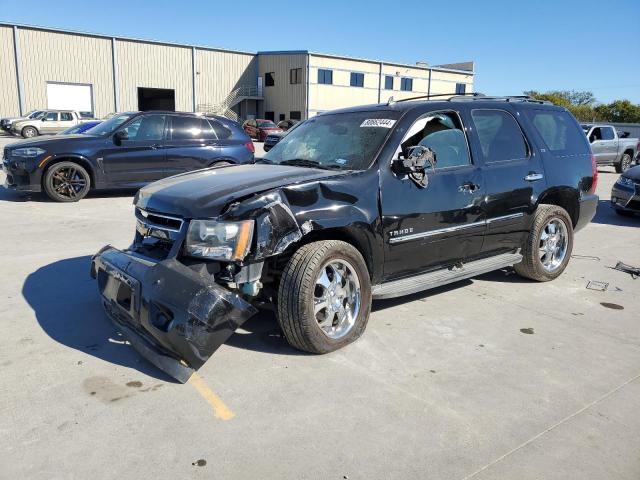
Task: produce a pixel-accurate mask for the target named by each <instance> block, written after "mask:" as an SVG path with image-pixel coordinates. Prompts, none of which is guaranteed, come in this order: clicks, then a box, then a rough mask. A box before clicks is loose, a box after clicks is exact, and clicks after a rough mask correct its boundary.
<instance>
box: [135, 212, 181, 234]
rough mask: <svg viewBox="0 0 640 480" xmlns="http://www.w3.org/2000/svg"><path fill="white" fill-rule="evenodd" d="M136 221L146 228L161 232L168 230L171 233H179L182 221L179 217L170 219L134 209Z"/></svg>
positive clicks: (170, 217)
mask: <svg viewBox="0 0 640 480" xmlns="http://www.w3.org/2000/svg"><path fill="white" fill-rule="evenodd" d="M136 216H137V217H138V220H140V221H141V222H142V223H144V224H145V225H146V226H148V227H153V228H158V229H161V230H169V231H171V232H179V231H180V229H181V228H182V224H183V223H184V221H183V220H182V219H181V218H179V217H172V216H169V215H164V214H160V213H153V212H147V211H145V210H142V209H140V208H137V209H136Z"/></svg>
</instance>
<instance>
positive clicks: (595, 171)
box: [590, 155, 598, 193]
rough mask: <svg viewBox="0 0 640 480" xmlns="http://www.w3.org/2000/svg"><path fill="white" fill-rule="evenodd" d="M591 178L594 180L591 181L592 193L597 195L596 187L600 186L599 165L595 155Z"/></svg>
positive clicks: (592, 160) (592, 158)
mask: <svg viewBox="0 0 640 480" xmlns="http://www.w3.org/2000/svg"><path fill="white" fill-rule="evenodd" d="M591 176H592V177H593V180H592V181H591V190H590V193H596V187H597V186H598V164H597V163H596V156H595V155H591Z"/></svg>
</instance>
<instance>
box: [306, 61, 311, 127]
mask: <svg viewBox="0 0 640 480" xmlns="http://www.w3.org/2000/svg"><path fill="white" fill-rule="evenodd" d="M309 57H310V55H309V54H308V53H307V92H306V95H305V97H306V99H305V101H306V104H307V105H306V107H307V113H306V117H305V120H306V119H308V118H309V95H310V91H309V85H311V79H310V78H309V75H310V74H311V69H310V66H309V63H311V61H310V59H309Z"/></svg>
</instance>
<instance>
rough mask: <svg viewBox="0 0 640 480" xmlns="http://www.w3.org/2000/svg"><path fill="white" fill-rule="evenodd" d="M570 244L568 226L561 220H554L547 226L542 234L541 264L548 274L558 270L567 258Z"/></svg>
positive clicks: (539, 248) (540, 247)
mask: <svg viewBox="0 0 640 480" xmlns="http://www.w3.org/2000/svg"><path fill="white" fill-rule="evenodd" d="M568 244H569V234H568V233H567V226H566V225H565V223H564V222H563V221H562V220H561V219H559V218H553V219H551V220H550V221H549V223H547V224H546V225H545V227H544V228H543V229H542V233H541V234H540V245H539V247H538V251H539V254H540V263H542V267H543V268H544V269H545V270H546V271H547V272H554V271H555V270H557V269H558V268H559V267H560V265H562V262H563V261H564V258H565V256H566V255H567V247H568Z"/></svg>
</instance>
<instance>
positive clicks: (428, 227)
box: [381, 111, 485, 281]
mask: <svg viewBox="0 0 640 480" xmlns="http://www.w3.org/2000/svg"><path fill="white" fill-rule="evenodd" d="M414 145H423V146H425V147H428V148H430V149H431V150H432V151H433V152H434V153H435V155H436V164H435V166H434V168H433V169H432V168H431V167H429V166H428V165H427V166H426V168H427V177H428V178H427V180H428V183H427V186H426V187H421V186H419V184H418V183H417V182H416V181H414V180H412V179H411V177H410V176H408V175H397V174H395V173H394V172H393V171H392V170H391V167H390V166H388V165H387V166H386V168H384V167H383V168H382V169H381V204H382V205H381V208H382V222H383V225H382V228H383V232H384V252H385V262H384V263H385V266H384V281H389V280H393V279H397V278H401V277H406V276H411V275H414V274H418V273H421V272H424V271H428V270H435V269H437V268H441V267H443V266H448V265H453V264H456V263H459V262H462V261H465V260H467V259H469V258H471V257H473V256H475V255H478V254H479V253H480V250H481V248H482V241H483V237H484V232H485V222H484V220H485V218H484V213H483V209H482V201H483V196H484V194H485V188H484V182H483V179H482V173H481V170H480V168H479V167H478V166H477V165H474V164H473V162H472V159H471V154H470V150H469V144H468V141H467V136H466V131H465V128H464V127H463V125H462V120H461V119H460V115H459V114H458V113H457V112H455V111H442V112H429V113H427V114H425V115H423V116H422V117H421V118H418V119H417V120H416V121H415V122H414V123H413V125H412V126H411V127H410V128H409V129H408V130H407V133H406V134H405V136H404V138H403V140H402V142H401V143H400V145H398V148H397V149H396V152H395V154H394V158H397V157H398V156H401V157H404V156H406V155H408V148H409V147H411V146H414Z"/></svg>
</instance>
